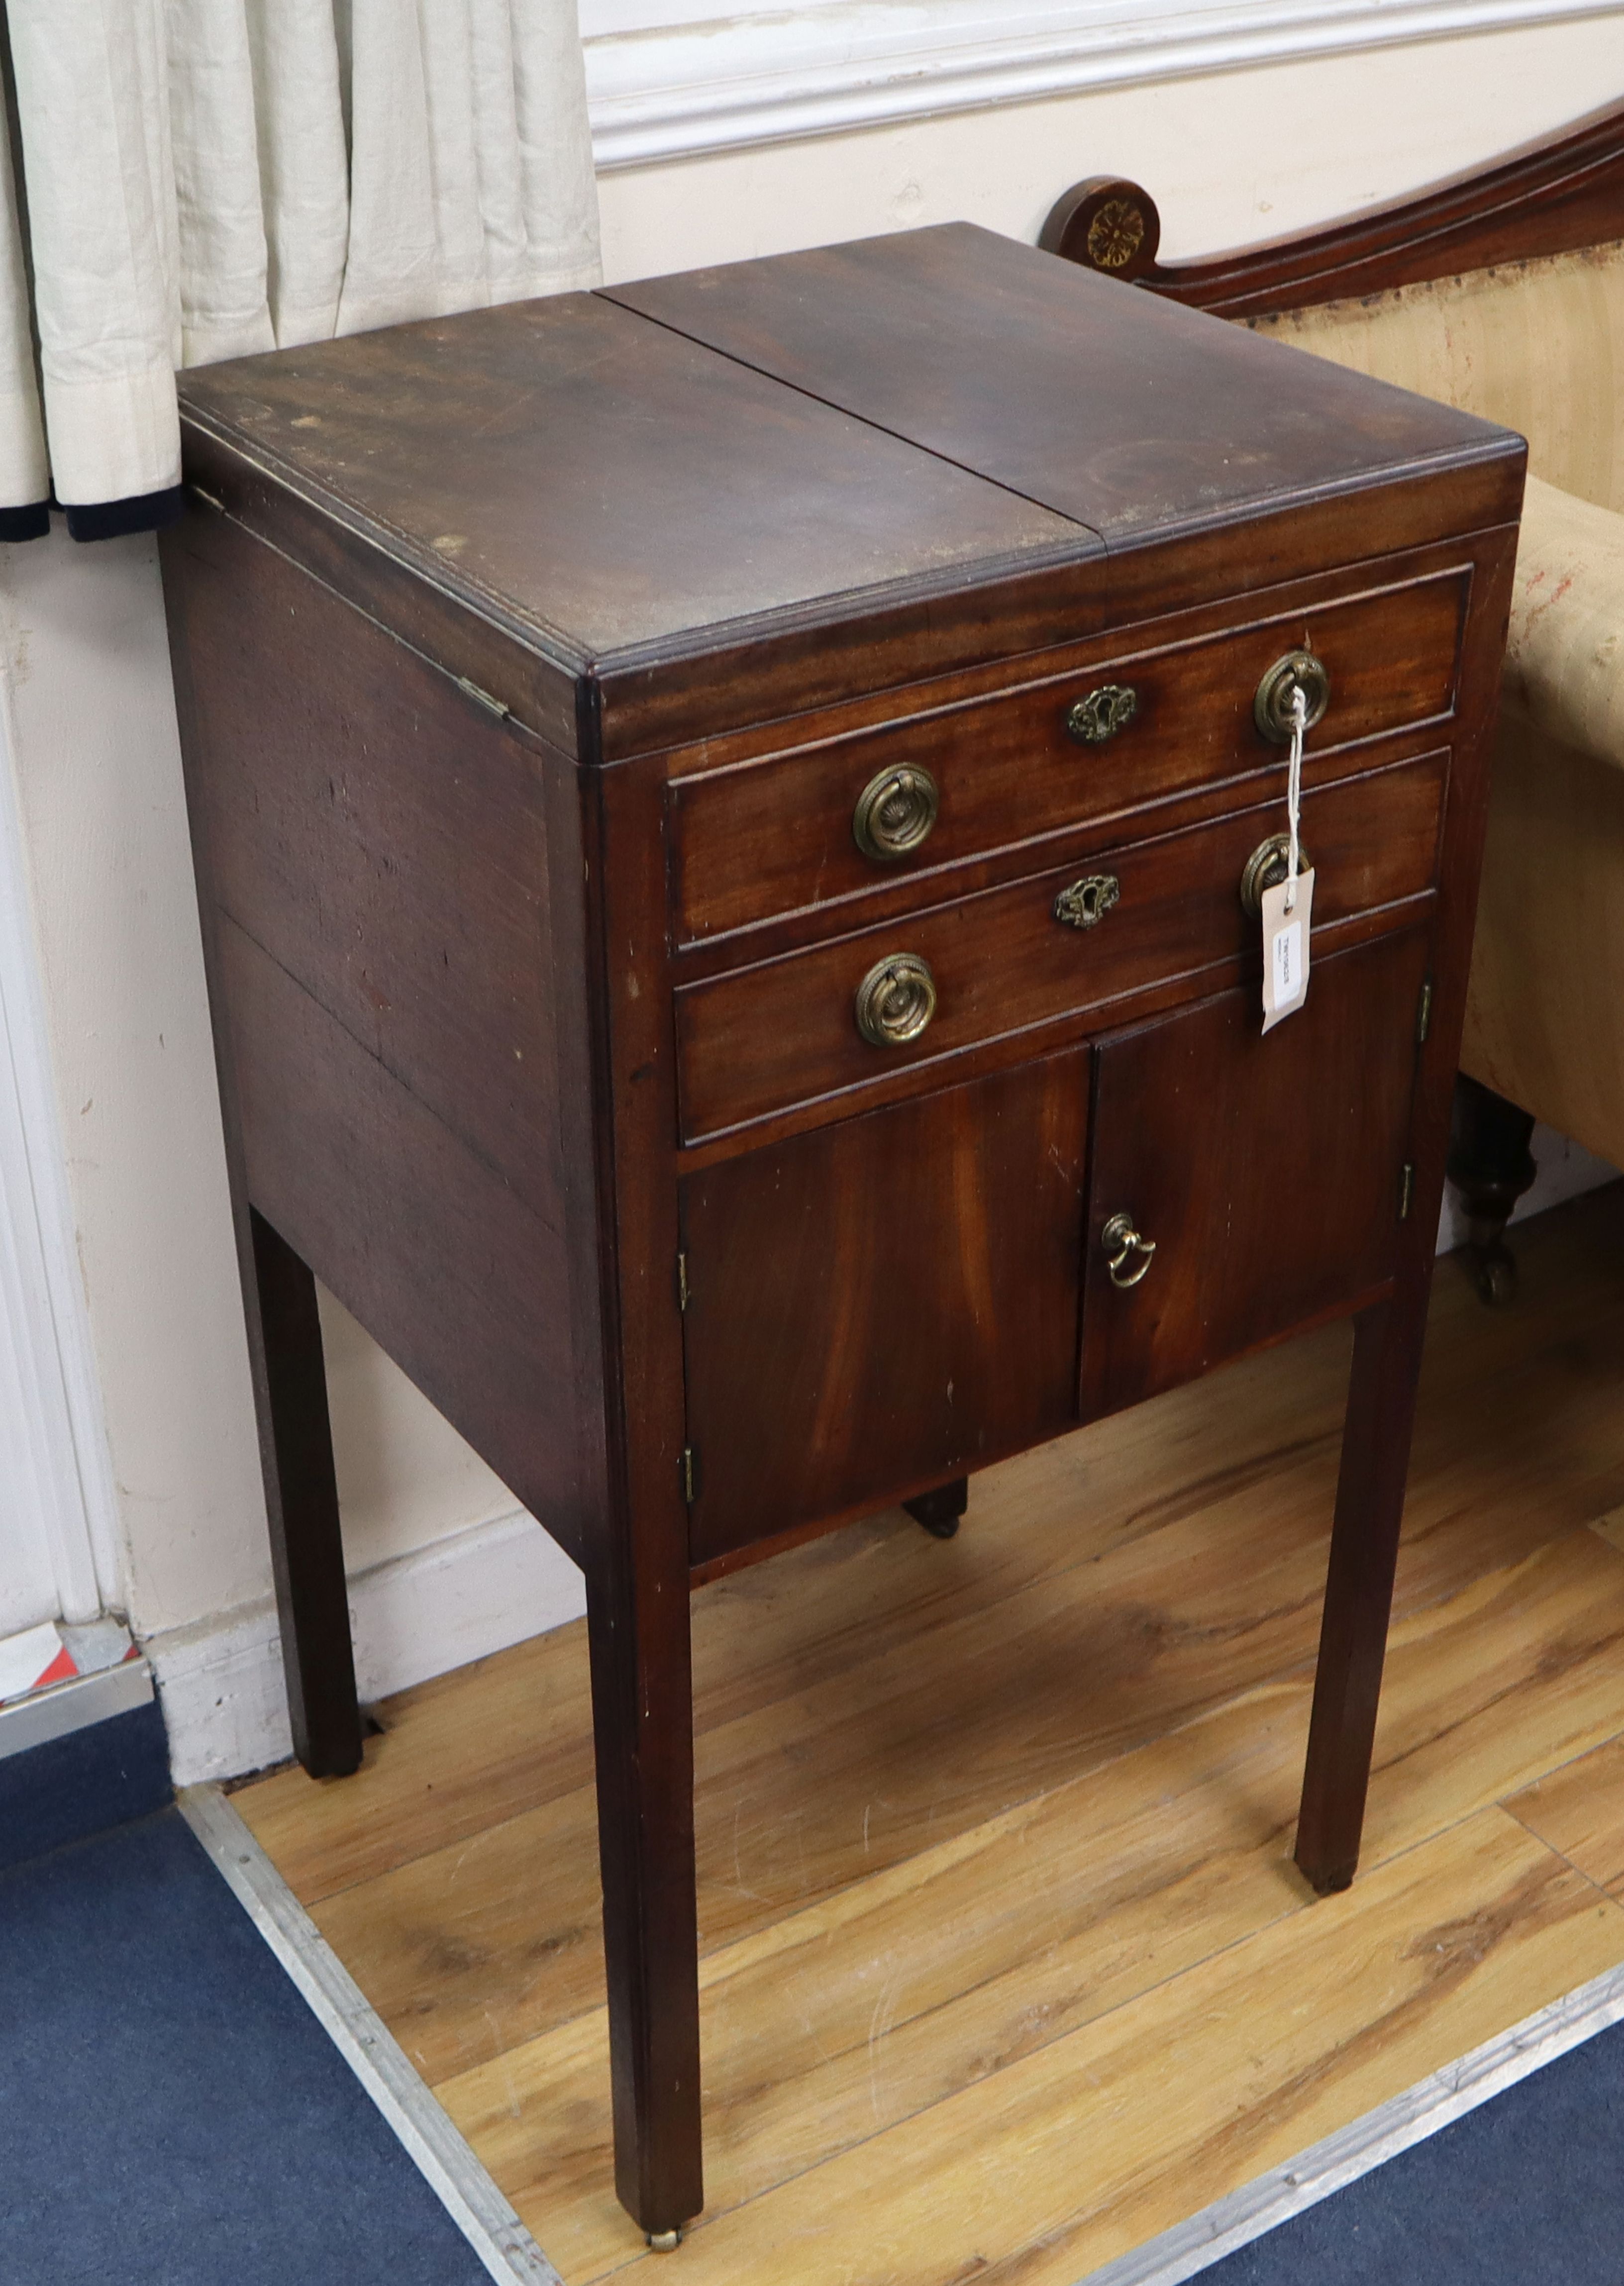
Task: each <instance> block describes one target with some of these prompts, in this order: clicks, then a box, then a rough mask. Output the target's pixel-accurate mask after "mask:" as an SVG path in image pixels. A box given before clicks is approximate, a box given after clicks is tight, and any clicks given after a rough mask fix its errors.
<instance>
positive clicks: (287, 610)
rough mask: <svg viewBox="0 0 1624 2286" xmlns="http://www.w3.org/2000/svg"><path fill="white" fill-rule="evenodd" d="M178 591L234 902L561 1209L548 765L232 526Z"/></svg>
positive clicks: (446, 1112) (526, 1192)
mask: <svg viewBox="0 0 1624 2286" xmlns="http://www.w3.org/2000/svg"><path fill="white" fill-rule="evenodd" d="M166 576H167V578H168V580H169V596H170V599H171V608H172V609H177V610H178V611H180V612H182V613H183V614H184V618H185V629H186V640H187V644H188V649H189V650H190V654H191V660H192V673H193V687H194V690H195V706H196V723H195V737H196V742H197V745H198V748H199V752H198V755H197V757H196V760H195V762H194V766H193V771H192V795H193V800H194V802H195V803H196V804H197V806H198V808H199V812H200V815H199V820H198V824H199V830H200V831H201V833H203V834H204V835H206V837H207V842H208V848H209V892H210V894H211V895H212V896H213V899H214V901H215V903H217V905H218V906H219V907H220V909H221V910H222V911H223V912H225V913H227V914H229V916H230V917H231V918H232V919H233V920H234V921H235V922H236V923H237V924H238V926H240V928H242V929H243V930H244V931H245V932H246V933H247V934H248V935H249V936H251V937H252V938H253V939H254V940H255V942H256V943H258V944H259V945H261V946H263V947H264V950H265V951H266V952H268V953H269V954H270V955H271V957H272V959H273V960H275V961H276V962H278V964H279V965H280V966H281V967H283V968H285V969H286V970H287V972H288V974H289V975H290V976H292V977H295V978H296V980H297V981H299V983H301V984H302V985H303V986H304V989H306V990H307V991H308V992H310V993H311V995H312V996H313V997H315V998H316V999H317V1000H319V1002H320V1004H321V1005H322V1006H323V1007H324V1008H325V1009H326V1010H327V1013H328V1014H329V1015H331V1016H333V1017H334V1018H335V1020H336V1021H338V1022H339V1023H340V1024H342V1025H343V1028H344V1029H345V1030H346V1031H347V1032H348V1033H349V1034H350V1036H351V1038H352V1039H353V1040H355V1042H356V1043H357V1044H358V1045H359V1046H360V1047H361V1048H362V1049H364V1050H365V1052H367V1054H368V1055H371V1056H374V1057H375V1058H376V1059H377V1060H378V1061H379V1062H380V1063H381V1064H382V1065H383V1066H384V1068H386V1069H387V1070H388V1071H390V1072H391V1073H392V1074H393V1075H394V1076H395V1077H396V1078H397V1079H398V1080H399V1081H400V1082H401V1083H402V1084H403V1085H404V1086H406V1087H407V1088H409V1089H411V1091H412V1092H413V1093H414V1095H416V1096H417V1097H418V1098H419V1100H421V1101H422V1103H423V1104H425V1105H426V1106H427V1108H429V1109H430V1110H431V1111H433V1112H434V1113H435V1114H436V1115H437V1116H438V1117H439V1118H440V1119H442V1120H444V1121H445V1123H446V1125H447V1126H448V1127H450V1129H451V1130H452V1131H453V1133H454V1134H456V1135H457V1136H459V1137H460V1138H461V1140H462V1141H463V1142H465V1143H466V1144H467V1145H468V1147H469V1149H470V1150H472V1151H474V1152H476V1153H477V1155H479V1156H480V1157H481V1158H483V1159H484V1160H485V1161H486V1162H487V1163H489V1164H490V1165H491V1166H492V1167H493V1168H494V1169H495V1170H496V1171H498V1172H499V1173H500V1174H501V1176H502V1178H504V1180H506V1181H507V1182H508V1183H510V1184H512V1185H513V1186H514V1187H515V1189H516V1191H518V1192H519V1194H521V1195H522V1196H523V1197H524V1198H525V1199H526V1200H527V1201H528V1202H530V1203H531V1204H532V1206H533V1207H534V1208H535V1209H536V1210H537V1211H538V1212H539V1213H541V1214H542V1215H544V1216H556V1212H557V1206H558V1199H559V1186H560V1163H559V1154H560V1145H559V1129H558V1109H557V1102H556V1065H557V1049H556V1019H555V1013H554V989H553V979H552V975H551V972H550V965H549V962H548V934H547V933H548V887H547V828H546V823H545V818H544V814H543V800H542V784H541V774H542V768H543V757H544V755H545V754H546V751H547V750H546V749H545V748H542V747H540V745H539V744H537V743H536V742H533V741H531V740H527V739H525V738H524V737H521V736H520V735H519V734H518V733H516V731H515V730H514V729H512V728H511V727H510V726H508V725H506V724H504V723H502V722H501V721H499V720H498V719H497V718H496V717H495V716H494V715H493V714H492V713H490V712H489V711H488V710H487V709H486V708H485V707H483V706H480V705H479V704H478V702H477V700H475V699H473V698H469V696H468V695H467V694H466V693H465V692H463V691H461V690H459V689H458V687H457V685H456V684H455V683H454V682H452V680H451V679H450V677H449V676H447V675H445V674H441V673H439V672H438V671H437V670H436V669H435V668H433V667H431V666H428V665H427V664H426V663H425V662H424V661H423V660H422V659H421V658H417V657H416V656H415V655H414V653H413V652H412V651H410V650H406V647H405V646H404V645H403V644H401V643H399V642H396V641H394V640H393V638H392V637H390V635H386V634H385V633H384V632H383V631H382V629H381V628H380V627H376V626H374V624H373V622H372V621H370V620H369V619H365V618H363V617H362V615H361V614H360V613H359V612H358V611H351V610H349V609H347V608H346V607H345V606H344V605H343V603H340V602H339V601H338V600H337V599H336V598H335V596H334V595H332V594H331V593H330V592H329V591H328V590H327V588H325V587H322V586H321V585H320V584H319V581H317V580H315V579H311V577H310V576H309V574H307V573H305V572H304V571H300V570H298V569H297V568H296V566H295V565H293V564H290V563H288V560H287V559H286V558H285V557H283V556H279V555H277V554H276V553H274V551H273V550H272V549H271V548H266V547H264V546H262V545H260V544H259V543H257V542H256V541H254V540H250V539H248V538H247V537H246V536H245V535H244V534H242V533H241V532H237V531H235V530H234V529H233V527H231V526H230V525H228V524H225V522H224V521H223V520H222V519H218V518H212V517H211V518H204V517H201V516H200V517H195V518H193V520H192V521H191V522H190V523H189V524H188V525H187V526H186V527H185V532H184V536H183V538H182V540H181V541H180V543H179V544H177V546H176V547H175V548H172V549H170V550H169V552H168V554H167V556H166ZM556 767H560V768H567V767H568V766H567V765H566V764H564V762H563V759H562V757H560V758H558V761H557V763H556Z"/></svg>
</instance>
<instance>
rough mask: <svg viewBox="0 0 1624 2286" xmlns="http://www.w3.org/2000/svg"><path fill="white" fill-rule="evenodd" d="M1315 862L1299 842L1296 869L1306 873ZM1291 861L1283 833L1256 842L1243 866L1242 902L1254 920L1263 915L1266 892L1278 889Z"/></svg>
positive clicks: (1289, 844) (1288, 839) (1287, 842)
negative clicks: (1266, 890) (1264, 894)
mask: <svg viewBox="0 0 1624 2286" xmlns="http://www.w3.org/2000/svg"><path fill="white" fill-rule="evenodd" d="M1313 862H1314V861H1313V858H1312V857H1311V856H1310V855H1309V854H1308V851H1307V849H1306V847H1305V845H1304V844H1303V843H1302V842H1301V841H1299V842H1298V843H1297V871H1298V872H1299V873H1306V872H1307V871H1308V870H1309V868H1310V866H1311V865H1312V864H1313ZM1289 863H1291V841H1290V837H1289V835H1288V834H1284V833H1271V834H1270V836H1269V838H1268V840H1266V841H1260V842H1259V843H1258V844H1257V847H1256V849H1254V850H1253V852H1252V854H1251V855H1250V857H1249V858H1248V859H1247V861H1246V863H1245V864H1244V865H1243V866H1242V869H1241V903H1242V905H1243V906H1244V907H1245V909H1246V910H1247V911H1248V912H1249V913H1250V915H1251V917H1252V918H1253V919H1254V920H1257V919H1259V918H1261V917H1262V913H1263V893H1264V891H1265V889H1278V888H1279V887H1280V885H1281V882H1282V881H1283V880H1284V879H1285V878H1286V868H1287V866H1288V865H1289Z"/></svg>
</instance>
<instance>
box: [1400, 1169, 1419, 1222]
mask: <svg viewBox="0 0 1624 2286" xmlns="http://www.w3.org/2000/svg"><path fill="white" fill-rule="evenodd" d="M1414 1190H1415V1161H1414V1160H1413V1159H1407V1160H1406V1161H1405V1163H1404V1165H1403V1167H1402V1169H1401V1170H1400V1171H1399V1221H1400V1222H1407V1221H1408V1220H1409V1213H1410V1196H1411V1194H1412V1193H1413V1192H1414Z"/></svg>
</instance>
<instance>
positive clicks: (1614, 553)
mask: <svg viewBox="0 0 1624 2286" xmlns="http://www.w3.org/2000/svg"><path fill="white" fill-rule="evenodd" d="M1250 322H1251V323H1252V324H1253V325H1254V326H1255V327H1257V330H1258V331H1260V332H1265V333H1268V334H1271V335H1274V336H1275V337H1276V338H1277V339H1280V340H1282V341H1288V342H1293V343H1297V345H1298V346H1299V347H1301V348H1303V349H1307V350H1313V351H1315V352H1317V353H1318V354H1319V355H1320V356H1322V357H1328V358H1332V359H1335V360H1336V362H1337V363H1338V364H1342V365H1347V366H1351V367H1354V368H1356V369H1357V370H1358V371H1360V372H1362V373H1369V374H1377V375H1378V376H1380V377H1381V378H1382V379H1384V380H1387V381H1392V382H1399V384H1401V385H1402V386H1403V387H1405V388H1407V389H1413V390H1418V391H1420V392H1421V393H1422V394H1423V396H1430V397H1437V398H1445V399H1447V401H1448V402H1449V403H1451V404H1454V405H1457V406H1461V407H1462V408H1463V409H1464V410H1466V411H1468V412H1472V413H1481V414H1485V415H1486V416H1488V417H1490V418H1492V419H1494V420H1496V421H1501V422H1505V423H1506V424H1507V425H1508V426H1510V427H1511V428H1515V429H1519V430H1521V431H1522V432H1523V434H1524V435H1525V437H1527V439H1528V447H1529V469H1530V478H1529V485H1528V497H1527V502H1526V506H1525V511H1524V521H1523V530H1522V540H1521V545H1520V547H1519V549H1518V564H1517V585H1516V593H1515V597H1514V601H1513V604H1512V611H1511V627H1510V647H1509V650H1508V653H1507V660H1506V671H1505V681H1504V687H1503V693H1502V713H1501V724H1500V733H1499V743H1498V751H1497V753H1496V758H1495V768H1494V799H1493V803H1492V806H1491V810H1490V817H1489V831H1488V844H1487V849H1486V856H1485V862H1484V875H1483V887H1482V893H1481V898H1480V902H1479V905H1478V932H1477V940H1476V944H1475V947H1474V950H1473V955H1472V974H1471V988H1470V999H1469V1004H1468V1011H1467V1021H1466V1037H1465V1041H1464V1044H1463V1045H1462V1053H1461V1060H1462V1067H1463V1068H1464V1069H1465V1070H1466V1071H1468V1072H1469V1073H1470V1074H1471V1076H1473V1077H1474V1078H1476V1079H1478V1080H1481V1081H1483V1082H1484V1083H1485V1084H1486V1085H1487V1086H1489V1087H1492V1088H1494V1090H1495V1091H1496V1092H1498V1093H1499V1094H1501V1095H1504V1096H1508V1097H1510V1099H1511V1100H1512V1101H1513V1102H1515V1103H1518V1104H1520V1105H1522V1106H1523V1108H1525V1110H1527V1111H1532V1112H1533V1113H1535V1114H1537V1115H1538V1116H1539V1117H1540V1118H1541V1119H1544V1120H1546V1121H1548V1122H1549V1124H1550V1125H1551V1126H1553V1127H1556V1128H1557V1129H1559V1130H1560V1131H1562V1132H1563V1133H1564V1134H1566V1135H1571V1136H1573V1137H1574V1138H1575V1139H1577V1140H1578V1141H1580V1142H1581V1143H1583V1144H1585V1145H1587V1146H1588V1147H1589V1149H1591V1150H1593V1151H1595V1152H1597V1153H1599V1154H1600V1155H1602V1156H1603V1157H1604V1158H1606V1159H1609V1160H1611V1161H1612V1163H1614V1164H1615V1165H1616V1164H1620V1163H1624V243H1619V244H1614V245H1609V246H1601V247H1592V248H1585V249H1583V250H1582V251H1581V252H1578V253H1572V254H1563V255H1556V256H1549V257H1546V258H1544V259H1541V260H1536V261H1530V262H1523V263H1515V264H1507V265H1505V266H1504V267H1502V268H1497V269H1493V270H1481V271H1477V272H1472V273H1470V274H1469V275H1467V276H1465V277H1462V278H1453V279H1445V280H1438V281H1436V282H1433V283H1429V284H1424V285H1419V286H1407V287H1401V288H1396V289H1395V290H1393V291H1391V292H1389V293H1386V294H1379V295H1374V296H1369V297H1368V299H1364V300H1360V301H1350V302H1339V303H1325V304H1322V305H1321V306H1320V307H1318V308H1314V309H1307V310H1293V311H1284V312H1281V313H1280V314H1278V315H1273V316H1270V317H1266V318H1259V319H1253V320H1251V321H1250Z"/></svg>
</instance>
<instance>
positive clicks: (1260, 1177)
mask: <svg viewBox="0 0 1624 2286" xmlns="http://www.w3.org/2000/svg"><path fill="white" fill-rule="evenodd" d="M1427 958H1428V934H1427V932H1426V931H1424V930H1417V929H1408V930H1405V931H1403V932H1402V933H1400V934H1396V935H1393V936H1390V937H1382V938H1378V939H1377V940H1376V942H1374V943H1372V944H1368V945H1361V946H1360V947H1358V948H1356V949H1354V950H1350V951H1347V952H1342V953H1337V954H1334V955H1333V956H1332V957H1331V958H1328V959H1327V960H1325V961H1324V962H1322V963H1321V964H1320V966H1318V967H1317V968H1316V969H1315V970H1314V971H1313V974H1311V977H1310V981H1309V989H1308V999H1307V1003H1306V1005H1305V1006H1304V1007H1303V1008H1302V1009H1301V1010H1300V1011H1299V1012H1298V1013H1297V1014H1296V1015H1295V1016H1291V1017H1289V1018H1288V1019H1287V1021H1285V1022H1284V1023H1283V1024H1281V1025H1279V1026H1277V1027H1276V1029H1274V1030H1273V1031H1272V1032H1270V1033H1269V1034H1268V1035H1267V1037H1265V1036H1264V1034H1263V1032H1262V1030H1261V1029H1260V1027H1259V1021H1258V1010H1257V995H1256V993H1255V992H1253V991H1251V990H1250V989H1242V990H1241V991H1235V992H1226V993H1224V994H1222V995H1220V996H1219V997H1217V998H1215V999H1212V1000H1208V1001H1204V1002H1202V1004H1201V1005H1199V1006H1198V1007H1195V1008H1192V1009H1189V1010H1186V1011H1185V1012H1183V1013H1180V1014H1179V1015H1175V1016H1169V1017H1164V1018H1163V1019H1161V1020H1160V1021H1155V1022H1153V1023H1149V1024H1144V1025H1141V1026H1139V1027H1138V1028H1137V1029H1135V1030H1133V1031H1131V1032H1127V1033H1124V1034H1122V1035H1120V1036H1118V1037H1116V1038H1115V1039H1108V1040H1105V1041H1103V1042H1101V1044H1100V1050H1099V1059H1098V1065H1097V1074H1096V1081H1095V1095H1094V1112H1093V1164H1092V1174H1091V1178H1090V1194H1089V1244H1088V1256H1087V1266H1086V1271H1085V1275H1084V1336H1083V1369H1082V1391H1081V1399H1082V1409H1083V1411H1084V1414H1085V1415H1088V1416H1089V1417H1091V1418H1092V1416H1094V1415H1099V1414H1102V1413H1112V1412H1116V1411H1117V1410H1118V1409H1119V1408H1120V1407H1123V1406H1128V1405H1136V1404H1138V1403H1139V1399H1141V1398H1145V1397H1151V1396H1154V1395H1155V1392H1156V1391H1158V1390H1163V1389H1171V1388H1174V1387H1176V1386H1177V1385H1178V1384H1179V1383H1181V1382H1185V1381H1188V1380H1189V1379H1190V1378H1191V1377H1192V1376H1194V1375H1195V1374H1198V1373H1203V1372H1205V1371H1206V1369H1207V1368H1209V1367H1210V1366H1214V1365H1221V1364H1222V1363H1223V1362H1224V1360H1226V1358H1233V1357H1239V1356H1240V1355H1242V1353H1243V1352H1245V1351H1247V1350H1250V1349H1254V1348H1256V1347H1257V1345H1258V1344H1260V1343H1263V1342H1266V1341H1269V1340H1272V1339H1273V1338H1274V1337H1275V1336H1278V1335H1281V1334H1283V1333H1288V1332H1289V1331H1290V1330H1291V1328H1293V1327H1296V1326H1300V1325H1305V1324H1308V1323H1310V1322H1312V1321H1313V1320H1314V1319H1316V1318H1320V1317H1323V1316H1325V1315H1327V1314H1328V1313H1329V1312H1334V1311H1338V1310H1342V1309H1345V1308H1347V1307H1348V1306H1349V1305H1352V1304H1353V1303H1356V1302H1357V1301H1359V1300H1360V1298H1361V1297H1369V1296H1370V1295H1371V1293H1372V1291H1373V1289H1379V1288H1380V1287H1381V1286H1382V1285H1383V1284H1384V1282H1385V1281H1387V1280H1388V1279H1389V1278H1390V1277H1391V1274H1392V1271H1393V1265H1394V1258H1395V1255H1396V1251H1397V1247H1398V1240H1399V1226H1400V1223H1399V1218H1400V1213H1401V1210H1402V1209H1403V1207H1404V1204H1405V1198H1404V1179H1403V1171H1404V1165H1405V1162H1406V1160H1407V1158H1408V1156H1409V1144H1408V1132H1409V1120H1410V1103H1411V1098H1412V1095H1413V1093H1414V1089H1415V1059H1416V1054H1417V1039H1416V1036H1417V1031H1418V1025H1417V1021H1416V1019H1417V1014H1418V1012H1419V1007H1420V999H1421V990H1422V985H1423V980H1424V978H1425V975H1426V969H1427ZM1117 1216H1126V1217H1127V1218H1128V1219H1129V1222H1130V1223H1131V1226H1132V1228H1133V1230H1134V1231H1135V1232H1137V1233H1138V1234H1139V1236H1140V1237H1141V1239H1142V1240H1144V1241H1145V1242H1147V1243H1148V1244H1149V1245H1151V1246H1154V1248H1155V1252H1154V1253H1150V1254H1147V1253H1146V1252H1145V1251H1144V1250H1143V1248H1130V1249H1129V1250H1128V1253H1127V1257H1126V1258H1125V1259H1124V1260H1122V1261H1121V1264H1120V1266H1119V1269H1118V1273H1117V1275H1118V1277H1120V1278H1123V1279H1126V1280H1129V1281H1132V1282H1131V1283H1126V1284H1121V1285H1119V1284H1117V1283H1116V1282H1114V1281H1113V1279H1112V1276H1111V1271H1110V1262H1109V1259H1108V1253H1107V1249H1106V1247H1105V1246H1104V1244H1103V1242H1102V1234H1103V1232H1104V1231H1105V1229H1106V1226H1108V1224H1109V1223H1110V1222H1111V1220H1112V1218H1115V1217H1117ZM1111 1251H1112V1253H1113V1254H1114V1255H1116V1256H1118V1257H1120V1256H1121V1255H1122V1253H1123V1248H1122V1242H1121V1241H1120V1240H1118V1241H1117V1242H1116V1244H1115V1245H1114V1247H1113V1249H1111ZM1140 1273H1142V1274H1140Z"/></svg>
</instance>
